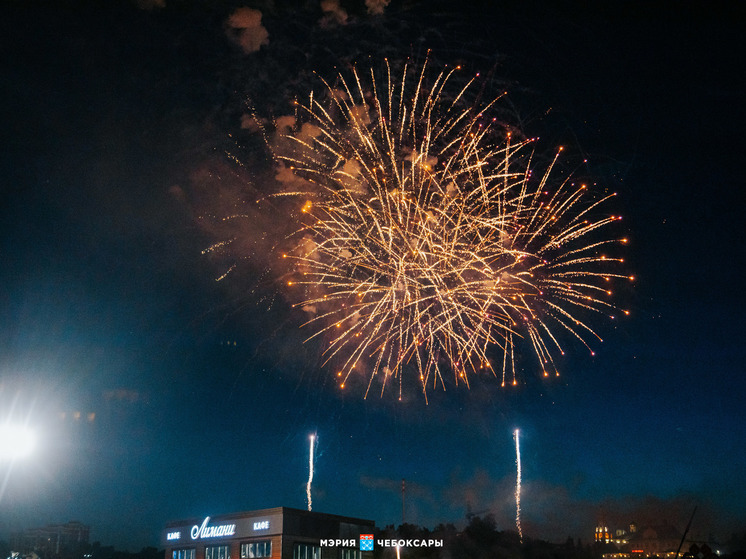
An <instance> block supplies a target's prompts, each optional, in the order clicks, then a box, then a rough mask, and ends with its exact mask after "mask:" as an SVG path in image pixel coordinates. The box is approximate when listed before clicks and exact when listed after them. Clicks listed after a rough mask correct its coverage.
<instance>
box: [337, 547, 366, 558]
mask: <svg viewBox="0 0 746 559" xmlns="http://www.w3.org/2000/svg"><path fill="white" fill-rule="evenodd" d="M362 557H363V552H362V551H360V550H359V549H354V548H346V549H343V550H342V558H341V559H362Z"/></svg>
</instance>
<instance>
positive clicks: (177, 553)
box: [172, 549, 194, 559]
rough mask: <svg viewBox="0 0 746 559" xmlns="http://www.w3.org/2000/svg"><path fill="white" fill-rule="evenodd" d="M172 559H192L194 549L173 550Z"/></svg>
mask: <svg viewBox="0 0 746 559" xmlns="http://www.w3.org/2000/svg"><path fill="white" fill-rule="evenodd" d="M172 555H173V559H194V549H174V551H173V554H172Z"/></svg>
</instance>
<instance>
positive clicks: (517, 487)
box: [513, 429, 523, 543]
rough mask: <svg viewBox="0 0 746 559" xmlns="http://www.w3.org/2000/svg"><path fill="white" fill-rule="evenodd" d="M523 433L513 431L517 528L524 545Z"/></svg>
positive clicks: (517, 430)
mask: <svg viewBox="0 0 746 559" xmlns="http://www.w3.org/2000/svg"><path fill="white" fill-rule="evenodd" d="M520 437H521V431H520V430H519V429H516V430H515V431H513V438H514V439H515V471H516V474H515V527H516V529H517V530H518V537H519V538H520V539H521V543H523V531H522V530H521V439H520Z"/></svg>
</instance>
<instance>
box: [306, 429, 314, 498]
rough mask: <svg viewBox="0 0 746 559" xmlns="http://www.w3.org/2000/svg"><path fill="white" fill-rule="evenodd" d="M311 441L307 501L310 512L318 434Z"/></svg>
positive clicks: (312, 436) (311, 437)
mask: <svg viewBox="0 0 746 559" xmlns="http://www.w3.org/2000/svg"><path fill="white" fill-rule="evenodd" d="M308 438H309V440H310V448H309V451H308V482H307V483H306V499H307V501H308V510H309V511H310V510H311V505H312V502H311V483H312V482H313V447H314V444H315V442H316V434H313V435H311V436H310V437H308Z"/></svg>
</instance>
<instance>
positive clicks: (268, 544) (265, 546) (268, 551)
mask: <svg viewBox="0 0 746 559" xmlns="http://www.w3.org/2000/svg"><path fill="white" fill-rule="evenodd" d="M255 557H272V540H262V541H258V542H251V543H242V544H241V559H254V558H255ZM192 559H193V558H192Z"/></svg>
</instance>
